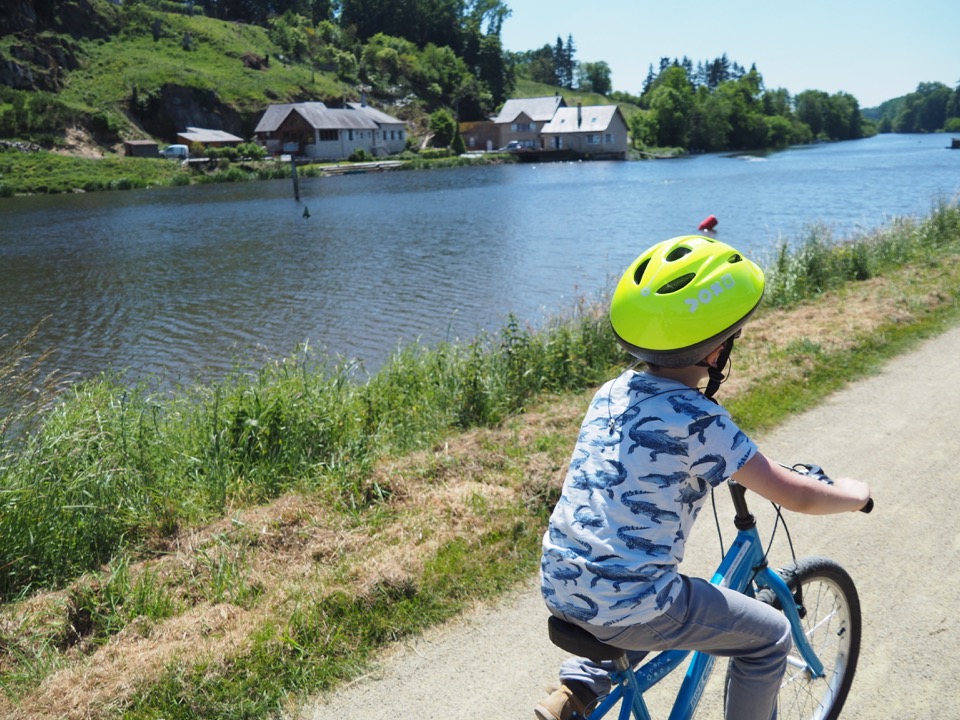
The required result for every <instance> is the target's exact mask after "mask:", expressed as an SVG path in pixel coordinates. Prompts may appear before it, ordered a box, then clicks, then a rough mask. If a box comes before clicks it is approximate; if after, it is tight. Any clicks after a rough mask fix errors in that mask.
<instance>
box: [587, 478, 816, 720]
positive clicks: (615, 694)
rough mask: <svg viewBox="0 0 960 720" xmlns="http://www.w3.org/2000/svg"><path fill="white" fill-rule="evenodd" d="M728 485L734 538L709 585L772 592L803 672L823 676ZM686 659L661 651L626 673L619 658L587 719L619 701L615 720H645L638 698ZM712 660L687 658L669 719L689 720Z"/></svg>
mask: <svg viewBox="0 0 960 720" xmlns="http://www.w3.org/2000/svg"><path fill="white" fill-rule="evenodd" d="M728 485H729V487H730V492H731V494H732V496H733V504H734V508H735V510H736V518H735V523H736V526H737V528H738V533H737V537H736V540H735V541H734V543H733V545H732V546H731V547H730V549H729V550H728V551H727V553H726V554H725V555H724V557H723V560H722V561H721V562H720V566H719V567H718V568H717V570H716V572H715V573H714V575H713V577H712V578H711V579H710V582H711V583H713V584H714V585H718V586H719V587H725V588H730V589H732V590H736V591H738V592H742V593H746V594H748V595H751V596H753V595H754V592H753V586H754V584H756V586H757V587H760V588H769V589H770V590H772V591H773V592H774V594H775V595H776V596H777V599H778V600H779V601H780V607H781V608H782V609H783V612H784V614H785V615H786V616H787V619H788V620H789V621H790V627H791V628H792V635H793V642H794V646H795V648H796V651H797V652H798V653H799V655H800V657H801V658H802V659H803V661H804V662H805V663H806V666H807V672H809V673H810V675H811V676H812V677H820V676H821V675H823V664H822V663H821V662H820V660H819V659H818V658H817V656H816V654H815V653H814V651H813V648H812V647H811V646H810V643H809V642H808V641H807V638H806V636H805V635H804V633H803V631H802V629H801V625H800V616H799V614H798V612H797V608H796V602H795V600H794V598H793V595H792V594H791V592H790V589H789V588H788V587H787V584H786V583H785V582H784V581H783V578H781V577H780V576H779V575H778V574H777V573H775V572H774V571H772V570H771V569H770V568H769V567H767V562H766V558H765V555H764V551H763V544H762V542H761V540H760V534H759V533H758V532H757V525H756V520H755V519H754V517H753V515H752V514H751V513H750V511H749V510H748V509H747V504H746V500H745V498H744V495H745V494H746V490H745V488H743V487H742V486H741V485H737V484H736V483H735V482H733V481H730V482H729V483H728ZM688 655H690V651H689V650H667V651H665V652H661V653H658V654H657V655H656V656H654V657H653V658H651V659H650V660H647V661H645V662H644V663H643V664H642V665H640V666H639V667H638V668H637V669H636V670H631V668H630V667H629V666H628V665H626V662H625V659H624V658H622V659H621V660H619V661H617V669H616V670H615V671H613V672H612V673H611V677H612V679H613V681H614V689H613V691H612V692H611V693H610V694H609V695H607V696H606V697H605V698H604V699H603V700H602V701H601V702H600V704H599V705H597V707H596V708H594V711H593V712H592V713H590V717H589V718H588V720H595V719H597V718H601V717H603V716H604V715H606V714H607V712H609V711H610V709H611V708H612V707H613V706H614V705H616V703H618V702H620V700H621V699H622V700H623V705H622V706H621V708H620V720H627V719H628V718H629V717H630V713H631V711H632V712H633V715H634V717H635V718H636V719H637V720H651V719H650V713H649V711H648V710H647V706H646V703H645V702H644V700H643V693H645V692H646V691H647V690H649V689H650V688H652V687H653V686H654V685H656V684H657V683H658V682H660V681H661V680H662V679H663V678H664V677H666V676H667V675H669V674H670V673H671V672H673V671H674V670H676V669H677V668H678V667H679V666H680V665H681V664H682V663H683V661H684V660H685V659H686V658H687V656H688ZM715 661H716V657H715V656H713V655H708V654H706V653H702V652H694V653H693V657H692V658H691V659H690V665H689V667H688V668H687V673H686V676H685V677H684V679H683V683H682V684H681V686H680V691H679V692H678V693H677V699H676V701H675V702H674V704H673V710H672V711H671V713H670V718H669V720H689V719H690V718H692V717H693V714H694V712H695V711H696V709H697V706H698V705H699V703H700V698H701V697H702V695H703V690H704V688H705V687H706V684H707V680H708V679H709V677H710V672H711V671H712V670H713V664H714V662H715Z"/></svg>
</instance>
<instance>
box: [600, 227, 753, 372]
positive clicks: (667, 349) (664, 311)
mask: <svg viewBox="0 0 960 720" xmlns="http://www.w3.org/2000/svg"><path fill="white" fill-rule="evenodd" d="M763 285H764V281H763V271H762V270H761V269H760V268H759V267H758V266H757V265H756V264H755V263H753V262H751V261H750V260H747V259H746V258H745V257H743V255H741V254H740V253H739V252H737V250H735V249H734V248H732V247H730V246H729V245H727V244H726V243H722V242H719V241H717V240H714V239H712V238H708V237H703V236H700V235H683V236H680V237H675V238H672V239H670V240H664V241H663V242H660V243H657V244H656V245H654V246H653V247H651V248H650V249H648V250H647V251H646V252H644V253H643V254H642V255H640V257H638V258H637V259H636V260H634V261H633V263H632V264H631V265H630V267H629V268H627V271H626V272H625V273H624V274H623V277H621V278H620V282H619V283H617V287H616V289H615V290H614V293H613V300H612V301H611V303H610V322H611V324H612V326H613V331H614V333H615V334H616V336H617V339H618V340H619V341H620V344H621V345H623V346H624V347H625V348H626V350H627V351H628V352H629V353H630V354H632V355H634V356H635V357H637V358H639V359H641V360H644V361H646V362H648V363H651V364H654V365H659V366H662V367H670V368H678V367H685V366H687V365H694V364H696V363H698V362H700V361H702V360H703V359H704V358H705V357H706V356H707V355H709V354H710V352H711V351H713V350H714V349H715V348H717V347H719V346H720V345H722V344H724V343H725V342H727V341H728V340H729V339H730V338H732V337H734V336H735V335H736V334H737V333H738V332H739V331H740V328H741V327H742V326H743V324H744V323H745V322H746V321H747V319H748V318H749V317H750V315H752V314H753V312H754V310H756V309H757V306H758V305H759V304H760V299H761V298H762V297H763Z"/></svg>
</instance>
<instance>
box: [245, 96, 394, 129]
mask: <svg viewBox="0 0 960 720" xmlns="http://www.w3.org/2000/svg"><path fill="white" fill-rule="evenodd" d="M347 105H348V106H347V107H345V108H329V107H327V106H326V105H324V104H323V103H322V102H302V103H286V104H282V105H271V106H270V107H268V108H267V110H266V112H264V113H263V117H261V118H260V122H259V123H257V127H256V129H255V130H254V132H257V133H264V132H275V131H276V130H278V129H279V128H280V126H281V125H282V124H283V121H284V120H286V119H287V117H288V116H289V115H290V113H291V112H296V113H297V114H299V115H300V116H301V117H302V118H303V119H304V120H305V121H306V122H307V123H309V124H310V126H311V127H313V128H316V129H317V130H376V129H378V128H379V127H380V126H381V125H402V124H403V121H402V120H397V119H396V118H394V117H391V116H389V115H387V114H386V113H383V112H380V111H379V110H376V109H374V108H372V107H370V106H369V105H361V104H360V103H348V104H347Z"/></svg>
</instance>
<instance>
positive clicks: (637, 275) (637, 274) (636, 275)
mask: <svg viewBox="0 0 960 720" xmlns="http://www.w3.org/2000/svg"><path fill="white" fill-rule="evenodd" d="M649 264H650V258H647V259H646V260H644V261H643V262H642V263H640V264H639V265H637V269H636V270H634V272H633V282H634V284H635V285H639V284H640V281H641V280H642V279H643V273H644V272H645V271H646V269H647V265H649Z"/></svg>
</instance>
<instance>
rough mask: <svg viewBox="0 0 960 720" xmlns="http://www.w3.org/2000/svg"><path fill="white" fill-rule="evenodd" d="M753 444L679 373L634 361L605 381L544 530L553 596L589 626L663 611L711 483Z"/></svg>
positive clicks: (739, 463)
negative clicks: (641, 367)
mask: <svg viewBox="0 0 960 720" xmlns="http://www.w3.org/2000/svg"><path fill="white" fill-rule="evenodd" d="M756 450H757V448H756V445H754V443H753V442H752V441H751V440H750V439H749V438H748V437H747V436H746V435H744V434H743V433H742V432H741V431H740V429H739V428H738V427H737V426H736V425H735V424H734V422H733V420H732V419H731V418H730V414H729V413H728V412H727V411H726V410H725V409H724V408H723V407H721V406H720V405H717V404H715V403H713V402H711V401H710V400H708V399H707V398H706V397H704V396H703V395H702V394H701V393H700V392H699V391H697V390H695V389H693V388H690V387H688V386H686V385H684V384H682V383H679V382H676V381H674V380H668V379H665V378H660V377H657V376H654V375H650V374H647V373H643V372H635V371H633V370H628V371H627V372H625V373H624V374H622V375H621V376H620V377H618V378H616V379H615V380H612V381H610V382H608V383H607V384H605V385H604V386H603V387H602V388H600V390H599V391H598V392H597V394H596V395H595V396H594V399H593V402H592V403H591V405H590V409H589V410H588V411H587V414H586V417H585V418H584V421H583V425H582V426H581V428H580V436H579V438H578V439H577V444H576V448H575V449H574V453H573V458H572V460H571V461H570V467H569V469H568V470H567V476H566V479H565V480H564V483H563V493H562V495H561V497H560V500H559V502H558V503H557V506H556V508H554V511H553V514H552V515H551V517H550V526H549V528H548V530H547V532H546V533H545V534H544V538H543V557H542V559H541V563H540V565H541V589H542V592H543V595H544V599H545V600H546V602H547V603H548V604H549V605H550V606H551V607H553V608H556V609H557V610H560V611H562V612H564V613H566V614H567V615H569V616H571V617H574V618H577V619H578V620H580V621H582V622H586V623H590V624H593V625H632V624H635V623H642V622H648V621H649V620H651V619H652V618H654V617H656V616H657V615H660V614H661V613H662V612H663V611H664V609H665V608H667V607H668V606H669V605H670V603H672V602H673V600H674V599H675V598H676V595H677V593H678V592H679V589H680V588H679V585H680V581H679V578H678V569H677V566H678V565H679V564H680V562H681V560H683V551H684V541H685V539H686V537H687V535H688V534H689V532H690V528H691V526H692V525H693V521H694V520H695V519H696V517H697V514H698V513H699V512H700V508H701V507H702V505H703V503H704V500H705V498H706V496H707V494H708V493H709V489H710V487H712V486H716V485H718V484H719V483H721V482H723V481H725V480H726V479H728V478H729V477H730V476H731V475H733V474H734V473H735V472H736V471H737V470H739V469H740V468H741V467H743V465H744V464H745V463H746V462H747V461H748V460H749V459H750V458H751V457H752V456H753V454H754V453H755V452H756Z"/></svg>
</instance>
